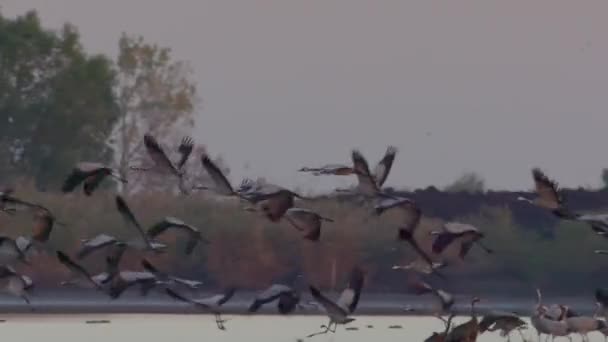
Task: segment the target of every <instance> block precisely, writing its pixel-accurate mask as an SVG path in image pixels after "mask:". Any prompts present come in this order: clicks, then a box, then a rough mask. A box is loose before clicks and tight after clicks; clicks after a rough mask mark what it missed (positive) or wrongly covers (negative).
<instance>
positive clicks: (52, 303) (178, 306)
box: [0, 290, 595, 316]
mask: <svg viewBox="0 0 608 342" xmlns="http://www.w3.org/2000/svg"><path fill="white" fill-rule="evenodd" d="M187 295H189V296H190V295H191V296H192V297H193V298H203V297H206V296H210V295H213V293H196V294H189V293H187ZM254 296H255V293H254V292H250V291H247V292H240V293H237V294H236V295H235V297H234V298H233V299H232V300H231V301H230V302H228V303H227V304H226V305H225V306H224V312H225V313H226V314H247V308H248V307H249V305H250V304H251V302H252V301H253V298H254ZM328 296H330V297H331V298H336V297H337V296H339V294H338V293H330V294H328ZM481 298H482V302H481V303H479V304H478V308H479V311H480V313H481V314H483V312H486V311H488V310H501V311H510V312H515V313H517V314H519V315H522V316H528V315H530V313H531V311H532V309H533V307H534V305H535V304H536V303H535V301H536V298H534V297H532V296H530V297H529V298H523V297H507V296H487V297H481ZM469 299H470V296H456V305H455V306H454V311H455V312H456V313H462V314H468V312H469V304H468V303H469ZM30 300H31V305H30V306H27V305H26V304H25V303H24V302H23V301H21V300H20V299H18V298H13V297H10V296H7V295H2V296H1V297H0V312H2V313H35V314H69V313H108V314H109V313H165V314H171V313H174V314H196V313H201V312H200V311H198V310H197V309H196V308H194V307H192V306H190V305H187V304H185V303H180V302H176V301H173V300H171V299H170V298H167V297H166V296H164V295H163V294H161V293H157V292H154V293H150V294H149V295H148V296H147V297H142V296H140V295H139V293H138V292H137V291H133V292H129V293H127V294H125V295H124V296H122V297H121V298H119V299H116V300H112V299H110V298H109V297H107V296H104V295H103V294H101V293H95V292H92V291H82V290H77V291H73V292H65V291H52V290H50V291H44V290H41V291H37V292H35V294H33V295H32V296H31V297H30ZM309 300H310V298H309V296H308V295H305V296H304V297H303V300H302V301H303V302H304V303H306V302H307V301H309ZM543 300H544V301H545V303H546V304H553V303H560V304H567V305H569V306H570V307H572V308H574V310H576V311H577V312H579V313H581V314H591V313H592V312H593V311H594V310H595V305H594V300H593V298H592V297H546V298H544V299H543ZM435 305H436V303H435V301H434V298H433V297H432V296H421V297H418V296H412V295H404V294H379V293H371V294H365V293H364V294H363V295H362V298H361V302H360V303H359V306H358V308H357V314H359V315H430V314H433V312H434V311H433V310H434V306H435ZM407 309H411V311H409V310H407ZM259 313H260V314H276V313H277V311H276V304H275V305H271V304H270V305H267V306H264V307H262V309H261V310H260V311H259ZM297 314H298V315H315V314H319V312H318V311H317V310H315V309H307V310H299V311H298V312H297Z"/></svg>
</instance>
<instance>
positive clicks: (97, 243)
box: [76, 234, 116, 259]
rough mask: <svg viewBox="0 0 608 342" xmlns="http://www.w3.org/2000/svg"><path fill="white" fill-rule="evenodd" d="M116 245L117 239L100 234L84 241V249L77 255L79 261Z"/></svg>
mask: <svg viewBox="0 0 608 342" xmlns="http://www.w3.org/2000/svg"><path fill="white" fill-rule="evenodd" d="M115 243H116V238H115V237H113V236H110V235H106V234H99V235H97V236H96V237H94V238H92V239H90V240H83V243H82V247H81V248H80V250H79V251H78V252H77V253H76V257H77V258H78V259H83V258H85V257H86V256H88V255H89V254H91V253H93V252H94V251H96V250H98V249H101V248H104V247H107V246H111V245H113V244H115Z"/></svg>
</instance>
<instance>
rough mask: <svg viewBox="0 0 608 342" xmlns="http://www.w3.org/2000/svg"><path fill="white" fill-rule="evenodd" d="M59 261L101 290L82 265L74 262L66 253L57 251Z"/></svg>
mask: <svg viewBox="0 0 608 342" xmlns="http://www.w3.org/2000/svg"><path fill="white" fill-rule="evenodd" d="M57 259H59V262H60V263H62V264H63V265H64V266H65V267H67V268H68V269H69V270H70V271H71V272H72V273H74V274H75V275H79V276H82V277H84V278H85V279H87V280H88V281H89V282H90V283H91V284H93V285H94V286H95V287H96V288H98V289H99V284H97V283H96V282H95V281H94V280H93V278H92V277H91V275H90V274H89V272H88V271H87V270H86V269H85V268H84V267H82V266H81V265H79V264H77V263H75V262H74V261H72V259H70V257H68V256H67V255H66V254H65V253H63V252H62V251H57Z"/></svg>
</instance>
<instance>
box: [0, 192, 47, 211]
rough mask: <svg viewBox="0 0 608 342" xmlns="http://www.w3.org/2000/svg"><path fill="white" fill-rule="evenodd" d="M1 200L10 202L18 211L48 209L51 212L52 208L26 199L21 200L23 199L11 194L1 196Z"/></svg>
mask: <svg viewBox="0 0 608 342" xmlns="http://www.w3.org/2000/svg"><path fill="white" fill-rule="evenodd" d="M0 202H4V203H8V204H10V205H12V206H13V207H12V208H13V209H14V210H17V211H21V210H46V211H48V212H50V210H48V209H47V208H46V207H44V206H42V205H40V204H37V203H33V202H28V201H24V200H21V199H18V198H16V197H13V196H9V195H4V196H2V197H0Z"/></svg>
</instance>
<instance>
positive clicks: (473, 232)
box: [431, 222, 493, 259]
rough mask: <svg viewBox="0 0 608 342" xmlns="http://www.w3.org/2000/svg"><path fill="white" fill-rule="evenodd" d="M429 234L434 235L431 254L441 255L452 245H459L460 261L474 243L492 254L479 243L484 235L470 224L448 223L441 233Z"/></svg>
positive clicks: (490, 252)
mask: <svg viewBox="0 0 608 342" xmlns="http://www.w3.org/2000/svg"><path fill="white" fill-rule="evenodd" d="M431 234H433V235H436V238H435V241H433V253H436V254H441V253H442V252H443V251H444V250H445V249H446V248H447V247H448V246H449V245H451V244H453V243H459V244H460V252H459V256H460V258H461V259H464V257H465V256H466V255H467V253H468V252H469V250H470V249H471V247H472V246H473V244H474V243H475V244H477V245H478V246H480V247H481V248H482V249H483V250H484V251H485V252H486V253H488V254H492V253H493V251H492V250H491V249H489V248H487V247H486V246H484V245H483V244H482V243H481V241H480V240H481V239H482V238H484V234H483V233H482V232H480V231H479V229H477V228H476V227H475V226H473V225H470V224H466V223H458V222H448V223H446V224H444V225H443V231H441V232H432V233H431Z"/></svg>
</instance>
